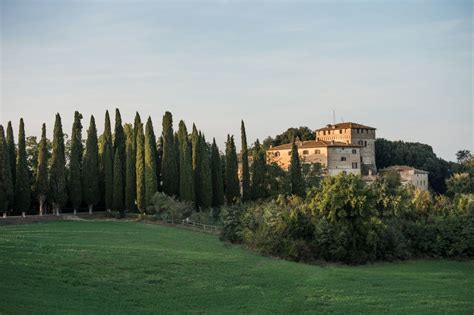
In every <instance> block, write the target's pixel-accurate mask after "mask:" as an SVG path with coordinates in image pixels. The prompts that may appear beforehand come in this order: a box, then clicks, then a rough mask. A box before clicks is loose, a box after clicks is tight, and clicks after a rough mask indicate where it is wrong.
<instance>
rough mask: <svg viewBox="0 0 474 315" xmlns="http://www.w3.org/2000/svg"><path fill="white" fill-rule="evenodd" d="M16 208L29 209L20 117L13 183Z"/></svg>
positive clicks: (21, 210) (23, 130) (26, 170)
mask: <svg viewBox="0 0 474 315" xmlns="http://www.w3.org/2000/svg"><path fill="white" fill-rule="evenodd" d="M15 196H16V208H17V210H18V212H20V213H22V212H26V211H28V210H29V209H30V174H29V171H28V162H27V160H26V140H25V124H24V123H23V118H21V119H20V130H19V133H18V152H17V158H16V183H15Z"/></svg>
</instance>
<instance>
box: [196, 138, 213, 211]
mask: <svg viewBox="0 0 474 315" xmlns="http://www.w3.org/2000/svg"><path fill="white" fill-rule="evenodd" d="M200 138H201V140H200V144H201V176H200V177H201V182H200V185H199V187H200V190H199V195H200V198H199V199H200V201H201V207H202V208H203V209H208V208H210V207H211V206H212V174H211V160H210V158H211V156H210V152H209V146H208V144H207V143H206V138H205V137H204V135H201V137H200Z"/></svg>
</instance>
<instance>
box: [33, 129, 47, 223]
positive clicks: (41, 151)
mask: <svg viewBox="0 0 474 315" xmlns="http://www.w3.org/2000/svg"><path fill="white" fill-rule="evenodd" d="M48 155H49V152H48V144H47V139H46V124H43V128H42V130H41V140H40V143H39V147H38V168H37V170H36V180H35V194H36V198H37V199H38V203H39V214H40V215H43V213H44V203H45V201H46V198H47V196H48V191H49V187H48V186H49V185H48V157H49V156H48Z"/></svg>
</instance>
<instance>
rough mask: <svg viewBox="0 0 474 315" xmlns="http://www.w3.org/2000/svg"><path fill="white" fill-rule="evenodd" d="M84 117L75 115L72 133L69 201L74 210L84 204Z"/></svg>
mask: <svg viewBox="0 0 474 315" xmlns="http://www.w3.org/2000/svg"><path fill="white" fill-rule="evenodd" d="M81 119H82V115H81V114H80V113H79V112H78V111H76V112H75V113H74V123H73V124H72V132H71V153H70V160H69V183H68V184H69V185H68V188H69V200H70V201H71V205H72V207H73V208H74V210H77V208H79V206H80V205H81V203H82V152H83V147H82V124H81Z"/></svg>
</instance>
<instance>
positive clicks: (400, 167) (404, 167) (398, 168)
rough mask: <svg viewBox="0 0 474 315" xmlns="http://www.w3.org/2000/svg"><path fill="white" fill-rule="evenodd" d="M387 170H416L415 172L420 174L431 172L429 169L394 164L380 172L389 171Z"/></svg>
mask: <svg viewBox="0 0 474 315" xmlns="http://www.w3.org/2000/svg"><path fill="white" fill-rule="evenodd" d="M387 171H397V172H406V171H415V173H418V174H429V172H427V171H423V170H419V169H417V168H414V167H411V166H408V165H393V166H389V167H386V168H384V169H382V170H380V172H387Z"/></svg>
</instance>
